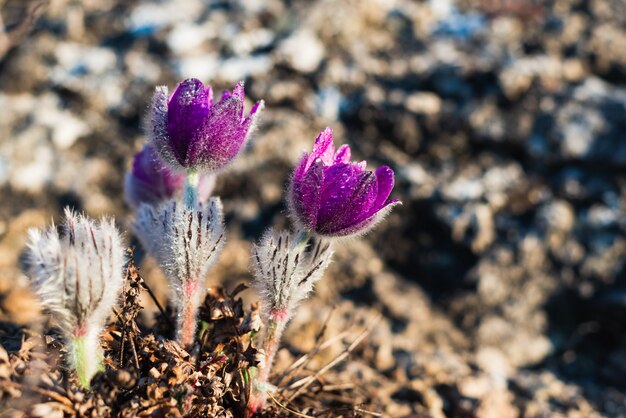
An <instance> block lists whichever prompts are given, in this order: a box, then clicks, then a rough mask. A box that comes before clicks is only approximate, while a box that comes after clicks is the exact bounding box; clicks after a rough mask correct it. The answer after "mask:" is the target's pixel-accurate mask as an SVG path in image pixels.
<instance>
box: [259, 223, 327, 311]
mask: <svg viewBox="0 0 626 418" xmlns="http://www.w3.org/2000/svg"><path fill="white" fill-rule="evenodd" d="M306 238H307V236H306V235H304V236H303V235H302V234H293V233H290V232H287V231H282V232H275V231H274V230H271V229H270V230H269V231H267V232H266V233H265V235H264V236H263V238H261V241H260V242H259V244H257V245H255V246H254V248H253V250H252V251H253V254H252V257H253V263H254V281H253V285H254V287H255V288H256V289H257V291H258V292H259V294H260V295H261V299H262V303H263V307H262V311H261V315H262V319H263V320H264V321H266V320H268V319H272V320H275V321H280V322H286V321H288V320H289V319H290V318H291V317H292V316H293V314H294V312H295V309H296V307H297V306H298V304H299V303H300V302H301V301H302V300H303V299H305V298H306V297H307V295H308V294H309V293H310V292H311V290H312V289H313V286H314V285H315V283H316V282H317V281H318V280H320V279H321V278H322V276H323V274H324V271H325V270H326V267H328V264H330V262H331V260H332V255H333V251H332V248H331V245H330V243H329V242H325V241H323V240H321V239H317V240H315V241H314V243H313V245H312V247H311V248H308V246H307V241H308V240H307V239H306Z"/></svg>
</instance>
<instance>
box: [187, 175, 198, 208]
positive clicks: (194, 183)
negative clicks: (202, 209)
mask: <svg viewBox="0 0 626 418" xmlns="http://www.w3.org/2000/svg"><path fill="white" fill-rule="evenodd" d="M199 182H200V174H198V172H197V171H194V170H189V171H188V172H187V177H185V190H184V196H185V206H186V207H187V209H191V210H193V209H195V208H196V204H197V203H198V183H199Z"/></svg>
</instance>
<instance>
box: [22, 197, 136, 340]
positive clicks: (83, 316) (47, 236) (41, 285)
mask: <svg viewBox="0 0 626 418" xmlns="http://www.w3.org/2000/svg"><path fill="white" fill-rule="evenodd" d="M124 264H125V256H124V246H123V244H122V239H121V236H120V233H119V231H118V230H117V228H116V227H115V225H114V223H113V220H112V219H101V220H99V221H98V222H96V221H94V220H93V219H90V218H88V217H86V216H85V215H82V214H76V213H74V212H73V211H71V210H70V209H69V208H66V209H65V223H64V224H63V226H62V228H61V234H59V232H57V229H56V227H55V226H54V225H52V226H51V227H49V228H47V229H44V230H40V229H31V230H30V231H28V249H27V265H28V269H27V274H28V275H29V276H30V278H31V281H32V286H33V288H34V290H35V292H36V293H37V295H38V296H39V298H40V299H41V302H42V305H43V306H44V308H45V309H46V310H47V311H48V312H50V314H51V315H52V316H53V317H54V318H55V320H56V321H57V322H58V325H59V327H60V328H61V330H62V331H63V332H64V333H65V334H66V335H67V336H72V335H74V334H76V333H80V332H81V330H83V331H89V330H98V332H100V330H101V329H102V328H103V327H104V324H105V321H106V319H107V317H108V316H109V313H110V312H111V309H112V308H113V306H114V305H115V304H116V303H117V298H118V295H119V292H120V289H121V288H122V284H123V281H124ZM89 332H92V331H89Z"/></svg>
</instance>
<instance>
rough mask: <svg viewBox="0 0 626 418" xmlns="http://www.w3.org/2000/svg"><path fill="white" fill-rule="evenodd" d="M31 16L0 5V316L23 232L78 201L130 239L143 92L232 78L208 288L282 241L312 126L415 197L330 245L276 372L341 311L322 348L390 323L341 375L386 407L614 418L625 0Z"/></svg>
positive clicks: (187, 7)
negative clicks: (256, 120) (239, 113)
mask: <svg viewBox="0 0 626 418" xmlns="http://www.w3.org/2000/svg"><path fill="white" fill-rule="evenodd" d="M34 3H42V2H35V1H34V0H31V1H26V0H8V1H4V2H2V3H0V4H2V6H1V10H2V17H3V21H4V25H5V28H6V29H7V32H8V30H9V29H11V28H16V27H18V25H19V24H20V22H23V21H24V14H25V13H29V11H30V12H31V13H34V12H33V9H35V10H36V13H37V14H38V15H40V17H39V18H38V19H37V20H36V22H35V23H34V26H33V28H32V31H31V32H30V33H27V36H24V37H21V38H19V39H18V41H17V42H15V45H13V47H12V48H11V49H9V50H8V51H7V52H6V54H5V55H4V58H2V60H1V61H0V291H2V295H3V296H2V297H0V320H3V321H9V320H11V321H14V322H18V323H22V322H23V323H26V322H28V321H29V318H30V316H29V309H32V308H31V307H32V306H33V305H34V304H33V303H32V298H30V297H29V296H28V292H27V291H26V290H24V288H23V284H24V282H25V278H24V276H23V274H22V272H21V265H20V264H21V263H20V256H21V253H22V249H23V245H24V242H25V230H26V229H27V228H28V227H31V226H43V225H44V224H46V223H49V222H50V221H51V220H52V219H53V218H54V219H58V215H59V213H60V211H61V209H62V208H63V207H64V206H65V205H72V206H74V207H76V208H78V209H79V210H84V211H86V212H87V213H89V214H91V215H94V216H97V215H104V214H107V215H115V216H116V218H117V219H118V222H119V224H120V226H122V227H123V228H125V229H128V228H127V227H128V221H129V219H130V216H131V213H130V210H129V208H128V207H127V206H126V205H125V203H124V201H123V197H122V179H123V175H124V172H125V170H126V169H127V168H128V165H129V162H130V159H131V158H132V155H133V153H134V152H135V151H136V150H138V149H139V148H140V147H141V143H142V141H143V134H142V129H141V125H142V120H143V117H144V115H145V112H146V108H147V104H148V101H149V99H150V96H151V92H152V90H153V88H154V86H155V85H159V84H167V85H169V86H170V88H172V87H173V86H174V85H175V83H177V82H178V81H180V80H181V79H183V78H186V77H196V78H200V79H201V80H203V81H204V82H208V83H210V84H212V85H213V86H214V89H215V90H217V91H219V90H220V89H226V88H232V86H233V85H234V83H235V82H236V81H237V80H240V79H243V80H245V81H246V94H247V96H248V97H249V99H250V101H249V104H251V103H252V102H253V100H257V99H260V98H264V99H265V100H266V106H267V107H266V110H265V112H264V115H263V118H262V124H261V126H260V129H259V131H258V132H257V134H256V136H255V138H254V139H253V140H252V142H251V143H250V146H249V147H248V150H247V152H246V153H245V154H244V155H243V156H242V157H241V158H239V160H238V161H237V162H236V164H235V165H234V166H232V168H231V169H230V170H229V171H228V172H226V173H225V174H224V175H222V176H221V177H220V179H219V181H218V187H217V190H216V194H218V195H220V196H222V199H223V201H224V203H225V208H226V211H227V216H228V228H229V234H230V235H229V245H228V247H227V251H225V253H224V255H223V257H222V261H221V263H220V266H219V268H218V269H217V270H216V271H213V272H212V274H211V276H210V278H209V282H208V283H209V285H217V284H221V283H224V284H226V285H227V286H232V285H234V284H235V283H239V282H242V281H244V282H245V281H246V280H248V279H249V277H250V276H249V272H248V262H249V241H250V240H254V239H257V238H258V237H259V236H260V235H261V233H262V232H263V230H264V229H265V228H266V227H268V226H269V225H272V224H274V225H281V226H287V225H288V220H287V218H286V215H285V205H284V202H283V195H284V189H285V184H286V181H287V179H288V176H289V174H290V170H291V168H292V167H293V166H294V164H295V163H296V161H297V159H298V157H299V155H300V154H301V153H302V151H303V150H305V149H309V148H310V146H311V144H312V141H313V140H314V138H315V137H316V135H317V134H318V132H319V131H320V130H321V129H322V128H324V127H325V126H331V127H332V128H333V129H334V131H335V137H336V142H337V143H347V144H350V145H351V147H352V149H353V154H354V155H355V157H356V158H362V159H367V161H368V163H369V164H370V166H372V167H375V166H378V165H381V164H387V165H390V166H391V167H392V168H393V169H394V170H395V171H396V173H397V185H396V189H395V191H394V193H393V197H395V198H399V199H401V200H402V201H403V203H404V205H403V206H401V207H399V208H398V209H397V210H395V212H394V213H393V214H392V215H391V216H390V217H389V218H388V219H387V221H386V222H384V223H382V224H381V225H380V226H379V227H378V228H377V229H376V230H375V231H374V232H373V233H371V234H369V235H368V236H367V237H365V238H363V239H360V240H358V241H354V242H350V243H349V245H345V246H341V247H340V248H339V249H338V251H337V255H336V262H335V263H334V265H333V267H332V268H331V269H330V270H329V272H327V274H326V277H325V278H324V280H323V281H322V282H321V284H320V285H319V286H318V289H317V292H316V296H315V297H314V298H313V299H312V300H311V301H310V303H308V304H306V305H305V306H304V307H303V308H302V310H301V311H300V312H299V313H298V315H297V317H296V318H295V319H294V321H293V322H292V324H291V326H290V328H289V331H288V338H287V341H286V343H285V345H286V348H287V349H288V350H283V351H282V352H281V353H279V365H278V367H279V368H280V367H281V366H280V364H281V358H282V359H283V360H285V361H287V359H288V358H289V356H290V355H291V354H290V353H292V354H293V353H296V354H297V353H302V352H306V350H308V349H310V348H311V346H312V344H313V340H314V337H315V333H316V332H317V330H318V329H319V327H320V324H321V322H323V320H324V318H325V317H326V315H327V314H328V312H329V311H330V310H331V306H333V305H334V306H335V310H334V313H333V318H334V319H333V321H331V326H330V329H329V332H330V333H331V334H332V333H335V334H338V333H340V332H342V331H343V330H345V329H346V327H348V326H350V324H354V323H355V321H356V322H359V321H361V322H362V323H363V324H367V323H369V321H371V320H372V319H373V318H374V316H375V314H376V312H382V314H383V321H382V322H381V323H380V324H379V325H378V326H377V327H376V328H375V330H374V332H373V333H372V334H371V335H370V336H369V337H368V338H367V339H366V340H365V341H364V343H363V344H362V345H361V346H360V348H359V349H357V350H356V351H355V352H354V354H353V356H352V359H351V360H350V362H348V363H346V364H345V365H343V366H341V367H339V368H338V369H337V370H338V372H339V373H340V374H341V375H342V376H343V379H344V380H345V381H346V382H352V383H353V384H357V385H358V386H359V387H360V390H361V391H362V393H363V396H364V397H369V398H373V399H374V400H375V401H376V403H377V404H378V405H379V407H378V411H379V412H381V413H383V414H384V415H385V416H394V417H421V416H424V417H444V416H445V417H493V418H508V417H560V416H564V417H594V416H610V417H618V416H626V397H625V394H624V393H625V390H626V271H625V267H624V259H625V256H626V237H625V235H624V232H625V228H626V3H625V2H624V1H623V0H553V1H549V0H546V1H523V0H482V1H481V0H459V1H456V2H455V1H452V0H432V1H430V2H429V1H411V0H321V1H306V0H292V1H278V0H241V1H208V0H205V1H202V0H167V1H166V0H162V1H140V0H123V1H122V0H117V1H98V0H84V1H68V0H50V1H48V2H43V3H44V6H43V8H42V9H38V8H35V7H34V5H35V4H34ZM128 237H129V238H132V237H131V234H130V232H128ZM144 266H145V267H144V272H146V276H147V280H148V281H151V280H152V281H153V282H154V283H157V284H155V286H157V287H158V277H157V276H158V274H157V272H156V271H155V270H154V269H153V268H151V267H150V263H149V262H147V263H144ZM148 273H149V274H148ZM165 292H166V290H165V289H163V290H162V291H161V293H162V294H164V293H165ZM250 292H251V291H248V293H250ZM248 297H249V298H250V300H251V301H253V300H254V295H249V296H248ZM334 354H336V353H334ZM334 354H333V353H328V356H333V355H334Z"/></svg>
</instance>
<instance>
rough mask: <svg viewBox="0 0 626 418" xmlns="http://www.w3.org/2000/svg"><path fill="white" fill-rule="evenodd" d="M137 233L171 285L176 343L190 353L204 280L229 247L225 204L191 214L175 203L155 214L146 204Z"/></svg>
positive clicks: (210, 204) (216, 202)
mask: <svg viewBox="0 0 626 418" xmlns="http://www.w3.org/2000/svg"><path fill="white" fill-rule="evenodd" d="M134 230H135V233H136V234H137V236H138V237H139V239H140V241H141V243H142V244H143V246H144V248H145V249H146V250H147V251H148V252H149V253H150V254H151V255H152V256H154V257H155V258H156V259H157V261H158V262H159V264H160V266H161V268H162V269H163V271H164V273H165V275H166V276H167V278H168V280H169V283H170V286H171V288H172V291H173V296H174V297H173V301H174V305H175V307H176V310H177V315H178V340H179V342H180V343H181V345H183V346H184V347H188V346H190V345H191V344H192V342H193V337H194V334H195V329H196V314H197V310H198V306H199V304H200V299H201V297H202V294H203V290H204V281H205V278H206V275H207V273H208V271H209V269H210V268H211V267H212V266H213V264H214V263H215V262H216V261H217V259H218V257H219V254H220V253H221V251H222V248H223V246H224V242H225V239H224V224H223V215H222V204H221V202H220V200H219V199H217V198H212V199H210V200H209V202H208V203H206V204H204V203H198V204H197V205H196V207H195V208H193V209H189V208H188V207H187V206H186V205H184V204H183V203H182V202H180V201H178V200H175V199H172V200H170V201H169V202H166V203H164V204H162V205H161V206H159V207H157V208H155V207H152V206H149V205H145V204H144V205H142V206H140V207H139V210H138V211H137V219H136V222H135V225H134Z"/></svg>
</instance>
